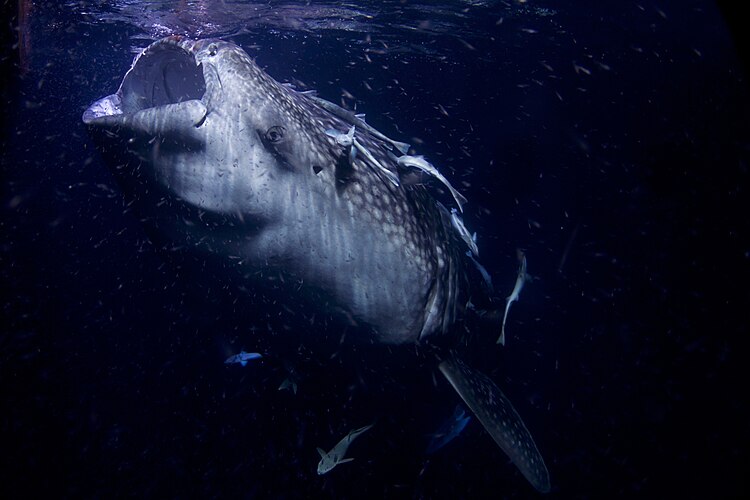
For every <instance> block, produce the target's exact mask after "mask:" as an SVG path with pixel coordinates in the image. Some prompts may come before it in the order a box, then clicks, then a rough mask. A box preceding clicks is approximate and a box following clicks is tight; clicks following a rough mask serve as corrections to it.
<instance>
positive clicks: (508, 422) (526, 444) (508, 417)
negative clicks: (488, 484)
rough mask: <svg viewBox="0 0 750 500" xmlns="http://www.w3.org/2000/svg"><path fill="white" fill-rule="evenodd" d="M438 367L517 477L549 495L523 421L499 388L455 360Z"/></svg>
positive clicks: (544, 471)
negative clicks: (515, 469) (512, 464)
mask: <svg viewBox="0 0 750 500" xmlns="http://www.w3.org/2000/svg"><path fill="white" fill-rule="evenodd" d="M439 367H440V371H441V372H442V373H443V375H444V376H445V378H446V379H448V382H450V384H451V385H452V386H453V388H454V389H455V390H456V392H458V394H459V396H461V399H463V400H464V402H465V403H466V405H467V406H468V407H469V408H470V409H471V411H472V412H474V414H475V415H476V416H477V418H478V419H479V421H480V422H481V423H482V425H483V426H484V428H485V430H486V431H487V432H489V433H490V436H492V439H494V440H495V442H496V443H497V444H498V446H500V448H501V449H502V450H503V451H504V452H505V454H506V455H508V457H509V458H510V459H511V461H512V462H513V463H514V464H515V465H516V467H518V469H519V470H520V471H521V474H523V476H524V477H525V478H526V479H527V480H528V481H529V483H531V485H532V486H533V487H534V488H536V489H537V490H538V491H539V492H541V493H547V492H549V491H550V480H549V472H548V471H547V466H546V465H545V464H544V459H543V458H542V455H541V454H540V453H539V450H538V449H537V447H536V444H534V439H533V438H532V437H531V433H529V431H528V429H526V425H524V423H523V420H521V417H520V416H519V415H518V412H516V410H515V408H513V405H512V404H511V402H510V400H509V399H508V398H506V397H505V394H503V392H502V391H501V390H500V388H499V387H498V386H497V385H496V384H495V383H494V382H493V381H492V380H491V379H490V378H488V377H487V376H485V375H483V374H482V373H480V372H477V371H474V370H472V369H471V368H469V367H468V366H467V365H466V364H464V363H463V362H461V361H460V360H458V359H457V358H455V357H451V358H449V359H446V360H444V361H442V362H441V363H440V366H439Z"/></svg>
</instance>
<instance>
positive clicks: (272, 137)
mask: <svg viewBox="0 0 750 500" xmlns="http://www.w3.org/2000/svg"><path fill="white" fill-rule="evenodd" d="M284 132H286V130H285V129H284V127H281V126H279V125H276V126H275V127H271V128H269V129H268V130H267V131H266V140H267V141H268V142H270V143H272V144H274V143H277V142H279V141H280V140H281V139H283V138H284Z"/></svg>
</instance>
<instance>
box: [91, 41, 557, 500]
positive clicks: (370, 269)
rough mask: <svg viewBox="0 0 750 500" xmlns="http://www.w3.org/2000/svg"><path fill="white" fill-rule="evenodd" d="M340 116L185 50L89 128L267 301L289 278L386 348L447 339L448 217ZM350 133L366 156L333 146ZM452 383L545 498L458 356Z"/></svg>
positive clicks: (222, 61) (179, 239) (190, 44)
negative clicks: (268, 290)
mask: <svg viewBox="0 0 750 500" xmlns="http://www.w3.org/2000/svg"><path fill="white" fill-rule="evenodd" d="M330 106H332V105H330V103H329V105H326V106H321V104H320V102H319V99H318V98H316V97H314V96H311V95H308V94H305V93H301V92H297V91H295V90H294V89H292V88H290V87H288V86H285V85H282V84H280V83H278V82H276V81H275V80H273V79H272V78H271V77H270V76H268V75H267V74H266V73H265V72H263V71H262V70H261V69H260V68H259V67H258V66H257V65H256V64H255V62H254V61H252V60H251V59H250V57H249V56H248V55H247V54H246V53H245V52H244V51H243V50H242V49H241V48H239V47H237V46H236V45H234V44H232V43H228V42H223V41H213V40H199V41H194V40H189V39H186V38H182V37H177V36H173V37H168V38H165V39H162V40H160V41H157V42H155V43H153V44H152V45H150V46H149V47H148V48H146V49H145V50H144V51H143V52H142V53H141V54H140V55H139V56H138V57H137V58H136V60H135V61H134V63H133V65H132V67H131V68H130V70H129V71H128V72H127V73H126V75H125V77H124V79H123V82H122V84H121V86H120V89H119V90H118V91H117V93H115V94H113V95H110V96H107V97H104V98H102V99H100V100H99V101H97V102H95V103H94V104H92V105H91V106H90V107H89V108H88V109H87V110H86V112H85V113H84V115H83V121H84V122H85V123H86V124H87V125H89V127H90V130H91V131H92V134H94V135H95V136H96V137H97V139H98V141H99V143H100V146H101V148H102V151H103V152H104V153H105V154H106V155H107V156H109V157H110V159H111V160H112V161H113V162H114V166H115V168H114V171H115V172H116V174H117V175H118V178H119V180H120V182H121V184H122V185H123V188H124V189H125V190H126V191H128V192H129V193H130V195H131V196H132V197H133V198H134V199H136V200H137V201H138V203H139V204H140V205H141V208H142V209H144V210H146V211H147V212H148V214H149V217H148V219H149V225H150V226H151V227H152V229H155V230H156V231H157V233H158V234H159V235H161V236H162V237H166V238H169V239H170V240H171V241H173V242H174V243H176V244H178V245H183V246H187V247H191V246H192V247H197V248H201V249H205V250H208V251H210V252H212V253H214V254H217V255H219V256H223V257H228V258H230V257H231V258H234V259H239V260H240V261H241V265H242V266H243V267H244V268H245V269H246V270H247V271H248V272H247V273H246V276H248V279H258V280H259V282H258V283H255V285H258V286H262V285H263V283H262V278H254V277H259V276H262V275H268V274H269V271H274V272H280V273H283V274H284V275H285V276H288V277H292V278H294V279H295V280H296V281H297V282H299V283H302V284H303V285H302V286H301V287H300V288H301V289H302V290H301V291H300V297H307V298H309V297H310V296H311V295H310V292H311V291H312V292H314V294H315V296H316V297H325V298H326V299H325V301H324V302H326V303H328V304H329V305H331V306H332V307H333V308H335V309H336V310H339V311H342V312H343V313H344V314H345V315H346V317H348V318H350V319H351V320H353V321H355V322H356V323H357V324H359V325H362V326H364V327H365V330H367V331H369V332H370V333H371V335H372V338H373V339H374V340H375V341H377V342H381V343H389V344H403V343H414V342H418V341H420V342H429V341H430V339H431V338H433V337H435V336H440V335H446V334H449V333H450V332H451V330H452V328H453V326H454V323H455V321H456V319H457V317H458V316H459V315H460V314H462V313H463V311H464V307H463V304H464V303H465V301H466V298H467V287H468V280H467V277H466V270H465V263H466V261H465V259H464V256H463V253H464V252H465V249H466V247H465V244H464V243H463V242H462V241H461V239H460V238H459V236H458V234H457V233H456V231H455V230H454V229H453V228H452V226H451V220H450V214H449V213H448V211H447V210H446V209H445V208H444V207H443V206H442V205H440V204H439V203H437V202H436V201H435V200H434V198H433V197H432V196H431V195H430V193H429V192H428V190H427V188H426V187H425V186H422V185H406V184H404V183H400V182H398V179H399V171H398V163H397V160H396V156H395V154H394V153H399V152H401V153H403V152H404V151H403V146H404V145H403V144H402V143H396V142H393V141H390V140H389V139H388V138H387V137H385V136H384V135H382V134H380V133H377V131H374V130H373V129H371V127H369V126H368V127H364V126H361V123H350V122H347V120H346V118H347V116H348V115H349V114H348V113H346V112H341V113H337V112H332V111H331V109H330ZM352 116H353V115H352ZM356 120H359V118H357V119H356ZM352 121H354V120H352ZM355 125H356V127H355V128H354V129H352V126H355ZM351 130H353V134H354V135H353V138H352V139H353V140H352V141H351V142H352V143H353V144H356V147H357V150H358V151H361V152H362V154H353V153H352V150H351V147H353V146H352V145H350V146H347V143H346V142H345V141H341V140H337V138H336V137H334V136H335V135H336V134H331V133H330V131H339V132H341V133H343V134H346V133H347V131H351ZM326 131H329V133H326ZM332 135H333V136H332ZM322 302H323V301H322ZM440 368H441V371H442V372H443V373H444V374H445V375H446V377H447V378H448V380H449V381H450V382H451V384H452V385H453V386H454V387H455V388H456V390H457V391H458V392H459V394H460V395H461V396H462V397H463V398H464V400H465V401H466V402H467V404H468V406H469V407H470V408H471V409H472V410H473V411H474V412H475V413H476V414H477V415H478V417H479V419H480V421H481V422H482V423H483V425H484V426H485V428H487V430H488V431H489V432H490V434H491V435H492V436H493V438H494V439H495V440H496V441H497V442H498V444H499V445H500V446H501V447H502V448H503V449H504V450H505V451H506V452H507V453H508V454H509V455H510V456H511V458H512V459H513V461H514V462H515V463H516V465H518V467H519V469H520V470H521V471H522V473H523V474H524V475H525V476H526V477H527V478H528V479H529V480H530V481H531V483H532V484H533V485H534V486H535V487H536V488H537V489H539V490H541V491H547V490H549V479H548V475H547V470H546V468H545V466H544V463H543V461H542V458H541V456H540V455H539V453H538V451H537V450H536V447H535V445H534V443H533V440H532V439H531V436H530V435H529V433H528V431H527V430H526V428H525V427H524V425H523V422H522V421H521V420H520V418H519V417H518V415H517V414H516V413H515V410H513V408H512V406H510V403H509V402H508V401H507V399H505V398H504V396H502V393H501V392H500V390H499V389H498V388H497V386H496V385H495V384H494V383H493V382H492V381H491V380H489V379H488V378H487V377H484V376H483V375H481V374H479V373H477V372H474V371H472V370H471V369H470V368H469V367H467V366H466V365H464V364H463V363H461V362H460V361H459V360H457V359H455V358H453V357H452V356H448V357H446V358H445V359H444V360H443V361H442V363H441V364H440Z"/></svg>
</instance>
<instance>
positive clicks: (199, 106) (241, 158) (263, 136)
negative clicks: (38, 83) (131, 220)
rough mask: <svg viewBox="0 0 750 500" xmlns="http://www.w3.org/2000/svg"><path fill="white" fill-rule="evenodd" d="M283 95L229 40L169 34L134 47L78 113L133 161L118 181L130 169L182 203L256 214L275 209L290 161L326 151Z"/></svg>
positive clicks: (262, 216)
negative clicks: (114, 81)
mask: <svg viewBox="0 0 750 500" xmlns="http://www.w3.org/2000/svg"><path fill="white" fill-rule="evenodd" d="M291 96H292V94H291V93H290V91H289V90H288V89H286V88H285V87H283V86H282V85H280V84H278V83H277V82H276V81H274V80H273V79H271V78H270V77H268V76H267V75H266V74H265V73H264V72H263V71H262V70H260V68H258V66H257V65H256V64H255V62H254V61H252V60H251V59H250V57H249V56H248V55H247V54H246V53H245V52H244V51H243V50H241V49H240V48H239V47H237V46H236V45H234V44H231V43H227V42H223V41H218V40H200V41H193V40H188V39H185V38H182V37H178V36H173V37H168V38H165V39H162V40H159V41H157V42H155V43H153V44H152V45H150V46H149V47H148V48H147V49H145V50H144V51H143V52H141V53H140V54H139V55H138V56H137V57H136V59H135V61H134V62H133V65H132V66H131V68H130V70H129V71H128V72H127V73H126V75H125V77H124V79H123V81H122V84H121V85H120V88H119V89H118V90H117V92H116V93H115V94H112V95H109V96H107V97H104V98H102V99H100V100H98V101H96V102H95V103H94V104H92V105H91V106H90V107H89V108H88V109H87V110H86V112H85V113H84V115H83V121H84V122H85V123H86V124H87V125H89V126H90V128H91V129H93V130H95V131H96V132H97V133H98V135H99V136H100V137H103V138H104V140H105V144H106V142H108V141H116V140H118V139H119V140H120V141H122V142H123V144H121V145H122V146H124V149H125V150H126V151H127V153H128V154H129V155H130V157H129V158H122V153H123V151H122V149H123V148H117V147H113V148H112V149H113V150H117V152H118V154H119V155H120V159H121V163H125V164H129V165H135V166H136V167H137V171H136V172H135V173H134V172H133V171H132V170H128V169H125V171H124V172H122V174H124V175H120V178H121V180H125V183H126V184H132V181H133V177H134V174H135V177H136V178H137V179H139V180H141V181H142V182H143V183H148V184H149V186H148V187H149V189H151V190H154V186H159V187H161V188H162V189H163V191H164V192H163V193H162V194H163V195H165V196H166V197H167V198H178V199H179V200H181V201H183V202H185V203H187V205H189V206H191V207H195V208H198V209H201V210H205V211H206V212H208V213H211V214H214V215H215V214H229V215H238V216H240V217H242V218H243V219H244V218H248V217H249V218H252V219H257V220H259V221H263V220H267V219H271V218H273V217H274V216H275V215H278V213H279V210H278V207H277V204H278V202H280V201H281V199H280V197H279V196H278V193H279V192H280V191H281V192H283V191H284V190H289V189H291V188H292V187H291V185H290V181H291V180H292V176H293V175H294V174H296V173H299V172H296V171H295V169H297V168H300V169H301V168H302V165H305V166H307V164H310V165H312V164H313V163H316V162H315V161H313V158H312V156H318V157H320V156H325V155H326V154H329V153H328V152H327V151H325V146H326V145H325V144H322V147H321V148H315V147H313V146H314V145H315V141H312V140H305V137H304V135H305V134H301V133H300V130H301V129H303V128H304V126H305V124H304V123H303V122H302V120H301V119H300V118H301V117H302V114H301V113H299V112H296V111H295V106H294V103H293V102H292V101H291ZM322 161H323V160H321V161H318V162H317V163H321V162H322ZM308 168H312V167H311V166H310V167H308ZM305 173H307V172H305ZM139 187H142V186H138V187H136V190H139V191H140V189H139ZM154 201H155V202H156V203H159V202H160V201H162V200H160V199H156V200H154Z"/></svg>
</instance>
